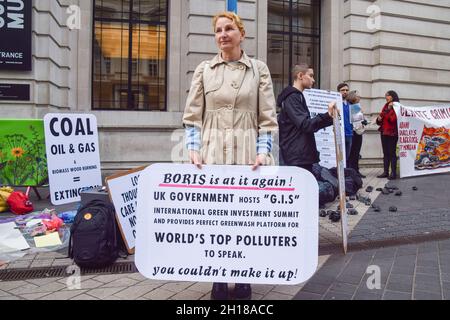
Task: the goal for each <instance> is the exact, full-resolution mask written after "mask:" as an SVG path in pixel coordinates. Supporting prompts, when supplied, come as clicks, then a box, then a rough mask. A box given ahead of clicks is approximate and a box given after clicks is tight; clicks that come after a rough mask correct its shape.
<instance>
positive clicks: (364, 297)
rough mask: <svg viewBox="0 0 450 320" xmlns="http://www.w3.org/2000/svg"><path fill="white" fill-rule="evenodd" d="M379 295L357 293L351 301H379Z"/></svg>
mask: <svg viewBox="0 0 450 320" xmlns="http://www.w3.org/2000/svg"><path fill="white" fill-rule="evenodd" d="M381 297H382V295H381V293H379V294H374V293H369V292H357V293H356V294H355V295H354V296H353V300H381Z"/></svg>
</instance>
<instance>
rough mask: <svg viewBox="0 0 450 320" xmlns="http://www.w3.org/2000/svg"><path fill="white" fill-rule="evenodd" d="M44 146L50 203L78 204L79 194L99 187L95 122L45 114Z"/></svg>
mask: <svg viewBox="0 0 450 320" xmlns="http://www.w3.org/2000/svg"><path fill="white" fill-rule="evenodd" d="M44 127H45V145H46V150H47V163H48V176H49V181H50V195H51V201H52V204H54V205H61V204H66V203H72V202H77V201H80V198H81V197H80V193H81V192H82V191H84V190H89V189H92V188H96V187H99V186H101V185H102V178H101V169H100V154H99V146H98V132H97V119H96V118H95V116H94V115H90V114H59V113H58V114H47V115H46V116H45V117H44Z"/></svg>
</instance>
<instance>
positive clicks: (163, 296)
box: [144, 288, 175, 300]
mask: <svg viewBox="0 0 450 320" xmlns="http://www.w3.org/2000/svg"><path fill="white" fill-rule="evenodd" d="M173 295H175V292H173V291H169V290H166V289H162V288H157V289H155V290H153V291H151V292H149V293H147V294H146V295H145V296H144V298H146V299H150V300H168V299H169V298H170V297H172V296H173Z"/></svg>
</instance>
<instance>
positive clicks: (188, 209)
mask: <svg viewBox="0 0 450 320" xmlns="http://www.w3.org/2000/svg"><path fill="white" fill-rule="evenodd" d="M318 206H319V199H318V185H317V182H316V180H315V178H314V176H313V175H312V174H310V173H309V172H308V171H306V170H303V169H300V168H297V167H261V168H260V169H258V170H257V171H252V170H251V167H250V166H204V167H203V169H201V170H200V169H198V168H196V167H195V166H193V165H177V164H155V165H152V166H150V167H148V168H147V169H146V170H144V171H143V172H142V173H141V175H140V177H139V186H138V214H137V217H138V225H137V238H136V257H135V262H136V266H137V268H138V270H139V272H140V273H141V274H143V275H144V276H145V277H147V278H150V279H158V280H175V281H200V282H233V283H261V284H292V285H295V284H299V283H302V282H305V281H307V280H308V279H309V278H310V277H311V276H312V275H313V274H314V273H315V271H316V268H317V264H318V235H319V230H318Z"/></svg>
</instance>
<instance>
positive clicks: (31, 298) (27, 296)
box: [20, 292, 52, 300]
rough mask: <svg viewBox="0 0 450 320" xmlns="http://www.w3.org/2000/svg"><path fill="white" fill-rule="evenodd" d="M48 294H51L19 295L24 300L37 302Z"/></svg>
mask: <svg viewBox="0 0 450 320" xmlns="http://www.w3.org/2000/svg"><path fill="white" fill-rule="evenodd" d="M49 294H52V292H40V293H26V294H21V295H20V296H21V297H22V298H24V299H25V300H38V299H39V298H42V297H44V296H47V295H49Z"/></svg>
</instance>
